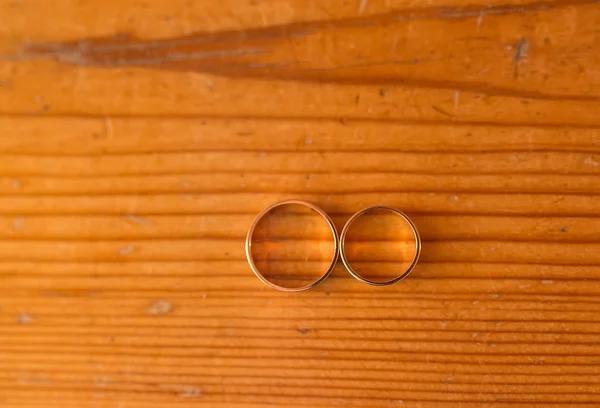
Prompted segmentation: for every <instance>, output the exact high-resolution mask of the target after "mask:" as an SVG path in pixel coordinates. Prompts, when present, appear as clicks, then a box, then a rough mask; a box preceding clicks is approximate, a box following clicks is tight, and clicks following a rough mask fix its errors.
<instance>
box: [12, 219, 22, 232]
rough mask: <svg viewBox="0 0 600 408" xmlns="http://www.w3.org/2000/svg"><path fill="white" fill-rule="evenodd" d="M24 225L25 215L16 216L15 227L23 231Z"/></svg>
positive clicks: (16, 229)
mask: <svg viewBox="0 0 600 408" xmlns="http://www.w3.org/2000/svg"><path fill="white" fill-rule="evenodd" d="M23 226H24V223H23V217H15V218H14V219H13V228H14V229H15V231H21V230H22V229H23Z"/></svg>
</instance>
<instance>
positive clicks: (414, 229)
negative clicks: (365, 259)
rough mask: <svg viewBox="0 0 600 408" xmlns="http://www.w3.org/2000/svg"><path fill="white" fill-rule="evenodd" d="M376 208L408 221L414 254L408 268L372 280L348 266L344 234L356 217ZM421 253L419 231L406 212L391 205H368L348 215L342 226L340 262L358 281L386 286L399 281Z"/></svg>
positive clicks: (415, 263)
mask: <svg viewBox="0 0 600 408" xmlns="http://www.w3.org/2000/svg"><path fill="white" fill-rule="evenodd" d="M376 210H386V211H391V212H393V213H394V214H397V215H399V216H400V217H402V218H403V219H404V221H406V222H407V223H408V225H409V226H410V228H411V230H412V233H413V235H414V237H415V256H414V258H413V260H412V262H411V263H410V265H409V266H408V268H407V269H406V270H405V271H404V272H403V273H402V274H401V275H400V276H398V277H396V278H394V279H391V280H388V281H373V280H370V279H367V278H365V277H363V276H361V275H360V274H359V273H358V272H356V271H355V270H354V269H353V268H352V266H350V262H349V261H348V259H347V258H346V250H345V245H346V234H347V233H348V230H349V229H350V225H352V223H353V222H354V221H356V219H357V218H358V217H360V216H361V215H363V214H365V213H367V212H370V211H376ZM420 254H421V238H420V237H419V233H418V232H417V227H415V224H413V222H412V221H411V220H410V218H408V217H407V216H406V214H404V213H403V212H402V211H399V210H396V209H395V208H391V207H386V206H383V205H378V206H373V207H368V208H365V209H364V210H361V211H359V212H357V213H356V214H354V215H353V216H352V217H350V219H349V220H348V221H347V222H346V225H344V228H343V229H342V233H341V235H340V258H342V262H343V263H344V266H345V267H346V269H348V272H350V274H351V275H352V276H353V277H354V278H356V279H358V280H359V281H361V282H363V283H366V284H368V285H373V286H388V285H393V284H394V283H396V282H400V281H401V280H402V279H404V278H406V277H407V276H408V274H409V273H410V272H411V271H412V270H413V269H414V268H415V266H416V265H417V262H418V261H419V255H420Z"/></svg>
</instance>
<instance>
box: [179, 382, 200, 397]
mask: <svg viewBox="0 0 600 408" xmlns="http://www.w3.org/2000/svg"><path fill="white" fill-rule="evenodd" d="M178 395H179V396H180V397H182V398H197V397H200V396H202V392H201V391H200V389H199V388H198V387H196V386H193V385H185V386H184V387H183V388H182V390H181V391H179V392H178Z"/></svg>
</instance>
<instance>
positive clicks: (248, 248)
mask: <svg viewBox="0 0 600 408" xmlns="http://www.w3.org/2000/svg"><path fill="white" fill-rule="evenodd" d="M287 204H298V205H303V206H305V207H308V208H310V209H311V210H313V211H316V212H317V213H318V214H319V215H320V216H321V217H323V218H324V219H325V221H327V224H328V225H329V228H330V229H331V233H332V234H333V257H332V258H331V263H330V264H329V267H328V268H327V270H326V271H325V273H323V274H322V275H321V276H319V278H317V280H315V281H313V282H311V283H309V284H308V285H305V286H300V287H296V288H286V287H284V286H279V285H277V284H275V283H273V282H271V281H270V280H268V279H267V278H266V277H265V276H264V275H263V274H262V273H261V272H260V271H259V270H258V268H257V267H256V264H255V263H254V258H253V257H252V235H253V234H254V230H255V228H256V226H257V225H258V223H259V221H260V220H261V219H262V218H263V217H264V216H265V215H266V214H267V213H269V212H270V211H271V210H273V209H274V208H277V207H279V206H282V205H287ZM339 251H340V240H339V238H338V233H337V230H336V229H335V225H334V224H333V221H332V220H331V218H330V217H329V216H328V215H327V214H326V213H325V211H323V210H322V209H320V208H319V207H317V206H315V205H313V204H311V203H308V202H306V201H300V200H287V201H282V202H280V203H277V204H273V205H272V206H270V207H268V208H266V209H264V210H263V211H262V212H261V213H260V214H258V215H257V216H256V218H255V219H254V221H253V222H252V225H250V228H249V229H248V234H247V235H246V258H247V259H248V263H249V264H250V268H251V269H252V272H254V274H255V275H256V277H257V278H258V279H260V281H261V282H262V283H264V284H265V285H267V286H269V287H271V288H273V289H277V290H280V291H282V292H302V291H305V290H309V289H312V288H314V287H315V286H317V285H318V284H319V283H321V282H323V281H324V280H325V279H326V278H327V277H328V276H329V274H330V273H331V271H333V268H334V267H335V264H336V262H337V258H338V254H339Z"/></svg>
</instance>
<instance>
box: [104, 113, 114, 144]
mask: <svg viewBox="0 0 600 408" xmlns="http://www.w3.org/2000/svg"><path fill="white" fill-rule="evenodd" d="M104 134H105V136H106V138H108V139H110V138H112V135H113V125H112V120H111V119H110V116H105V117H104Z"/></svg>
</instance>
